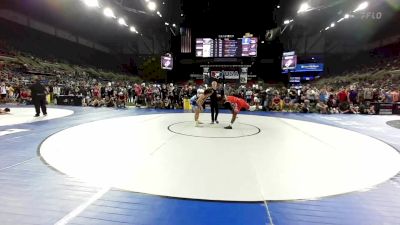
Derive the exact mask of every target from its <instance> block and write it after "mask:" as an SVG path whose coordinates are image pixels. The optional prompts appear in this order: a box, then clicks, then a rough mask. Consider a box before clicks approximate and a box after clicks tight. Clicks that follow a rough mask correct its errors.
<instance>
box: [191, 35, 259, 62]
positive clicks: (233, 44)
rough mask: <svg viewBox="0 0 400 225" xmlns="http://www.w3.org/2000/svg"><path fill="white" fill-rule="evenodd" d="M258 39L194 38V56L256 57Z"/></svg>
mask: <svg viewBox="0 0 400 225" xmlns="http://www.w3.org/2000/svg"><path fill="white" fill-rule="evenodd" d="M257 44H258V39H257V38H254V37H244V38H237V39H233V38H216V39H212V38H196V57H202V58H210V57H220V58H225V57H256V56H257Z"/></svg>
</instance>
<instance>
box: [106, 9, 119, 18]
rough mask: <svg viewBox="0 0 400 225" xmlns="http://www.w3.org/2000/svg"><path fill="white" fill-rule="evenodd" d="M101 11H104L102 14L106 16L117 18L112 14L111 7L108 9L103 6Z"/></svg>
mask: <svg viewBox="0 0 400 225" xmlns="http://www.w3.org/2000/svg"><path fill="white" fill-rule="evenodd" d="M103 13H104V15H105V16H106V17H110V18H117V17H116V16H115V15H114V12H113V11H112V9H110V8H105V9H104V10H103Z"/></svg>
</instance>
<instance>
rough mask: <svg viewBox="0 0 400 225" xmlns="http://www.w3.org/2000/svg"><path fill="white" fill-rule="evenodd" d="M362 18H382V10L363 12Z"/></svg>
mask: <svg viewBox="0 0 400 225" xmlns="http://www.w3.org/2000/svg"><path fill="white" fill-rule="evenodd" d="M361 19H362V20H380V19H382V12H363V13H361Z"/></svg>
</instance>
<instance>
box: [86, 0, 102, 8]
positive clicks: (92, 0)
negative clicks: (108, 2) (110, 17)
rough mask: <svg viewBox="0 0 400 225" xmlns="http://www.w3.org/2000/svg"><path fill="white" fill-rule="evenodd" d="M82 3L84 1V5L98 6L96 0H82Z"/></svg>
mask: <svg viewBox="0 0 400 225" xmlns="http://www.w3.org/2000/svg"><path fill="white" fill-rule="evenodd" d="M83 3H85V5H87V6H88V7H97V8H99V7H100V5H99V1H98V0H83Z"/></svg>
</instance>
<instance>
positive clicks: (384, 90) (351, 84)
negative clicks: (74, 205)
mask: <svg viewBox="0 0 400 225" xmlns="http://www.w3.org/2000/svg"><path fill="white" fill-rule="evenodd" d="M25 67H28V66H27V65H21V64H13V63H12V62H10V63H6V64H4V63H3V64H0V80H1V83H0V94H1V95H0V96H1V97H0V104H1V103H17V104H30V91H29V90H28V89H27V87H28V86H29V84H30V83H31V77H32V75H31V74H27V73H26V71H28V70H29V68H28V70H27V68H25ZM42 72H43V71H42ZM44 72H47V75H43V76H42V83H43V84H44V85H45V86H46V87H47V90H48V93H49V96H48V101H49V103H52V104H69V103H68V102H67V101H69V100H68V98H62V97H63V96H64V97H65V96H74V97H79V104H78V105H82V106H92V107H126V106H127V105H130V106H136V107H146V108H161V109H182V108H184V100H185V99H189V98H190V97H192V96H193V95H196V94H197V93H198V89H206V88H207V85H193V84H189V83H186V84H179V85H178V84H172V83H168V84H166V83H164V84H162V83H146V82H135V81H133V80H127V79H125V78H123V77H118V76H113V77H111V78H108V77H103V78H99V77H93V76H92V74H90V73H88V72H85V71H83V72H82V71H78V70H75V71H69V72H67V71H62V70H58V69H53V70H50V71H44ZM399 87H400V59H399V58H398V57H397V58H392V59H390V60H388V61H385V62H384V63H383V62H382V63H380V64H378V65H372V66H371V67H365V68H363V69H360V70H359V71H352V72H348V73H347V74H345V75H342V76H335V77H328V78H322V79H319V80H317V81H314V82H312V83H309V84H303V85H302V86H298V85H297V86H293V87H289V88H288V87H283V86H282V87H276V86H275V87H274V86H271V85H268V84H264V83H258V84H255V85H251V86H246V85H237V84H229V83H228V84H225V85H224V86H222V84H221V86H220V88H224V90H225V94H227V95H234V96H237V97H241V98H243V99H245V100H246V101H247V102H248V103H249V104H251V105H256V106H257V109H258V110H265V111H278V112H302V113H309V112H316V113H329V114H333V113H343V114H358V113H360V114H375V108H374V104H371V103H397V102H399V101H400V100H399ZM61 101H62V102H61ZM64 101H66V102H64Z"/></svg>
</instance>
